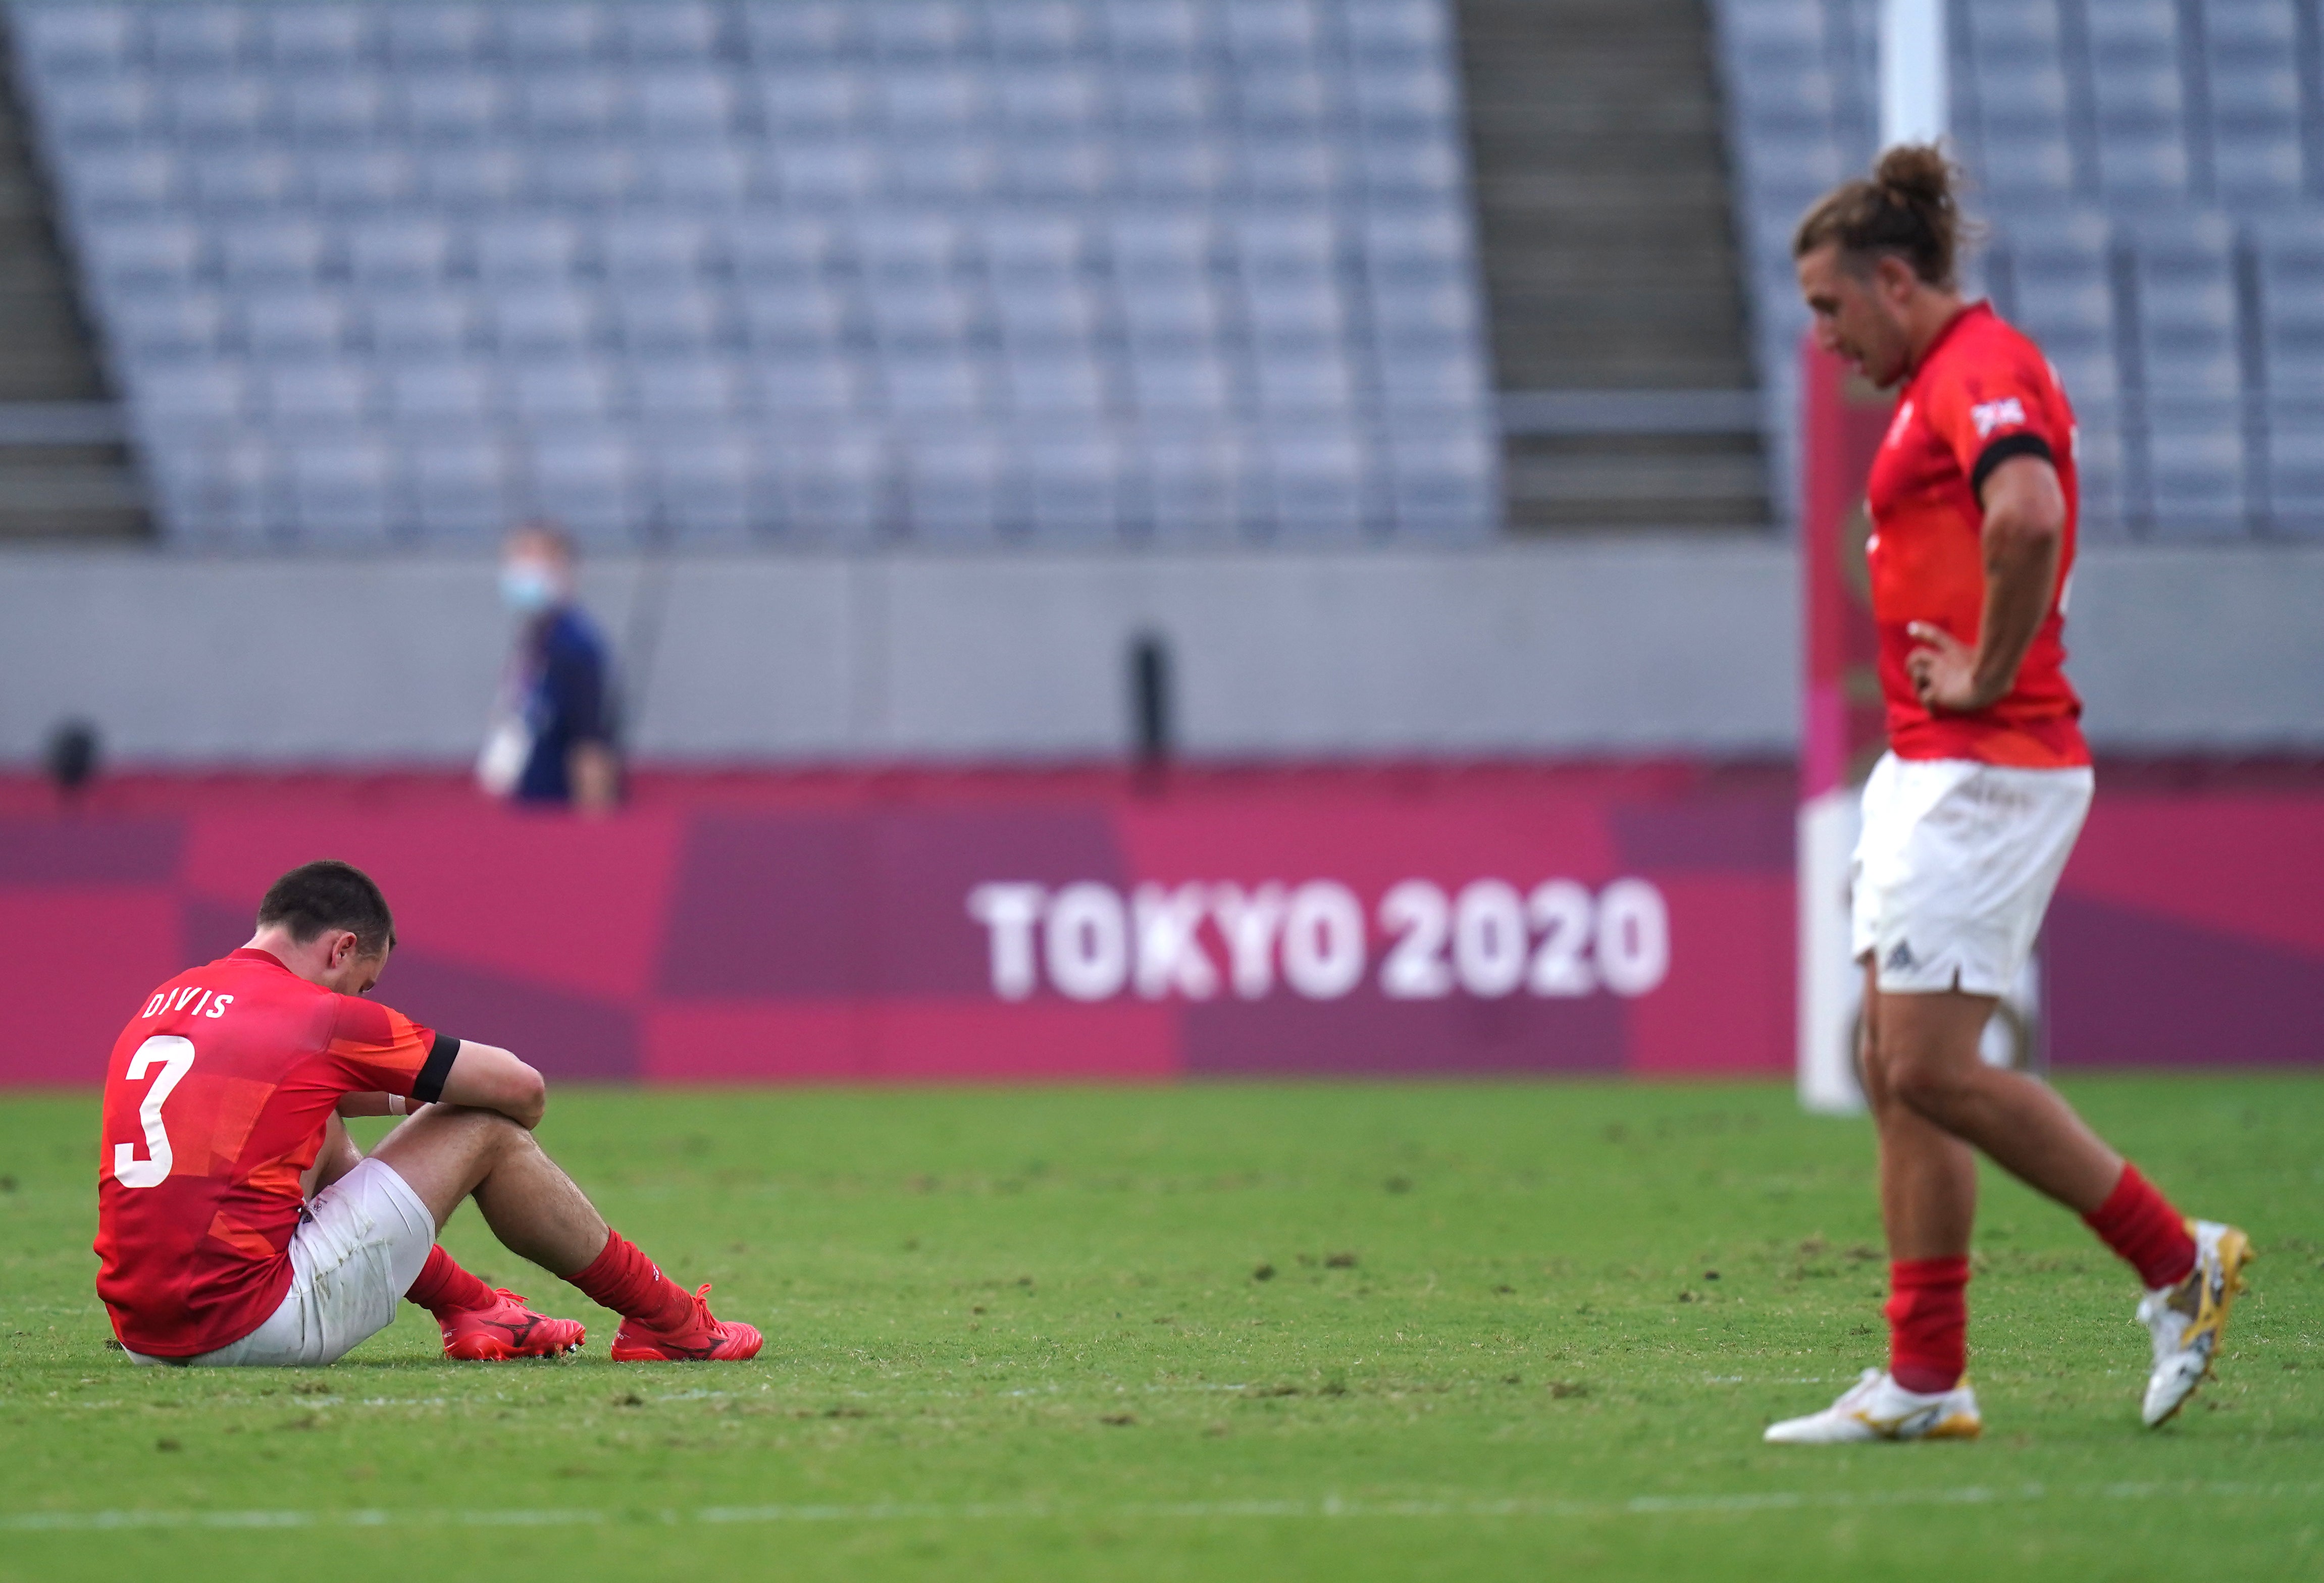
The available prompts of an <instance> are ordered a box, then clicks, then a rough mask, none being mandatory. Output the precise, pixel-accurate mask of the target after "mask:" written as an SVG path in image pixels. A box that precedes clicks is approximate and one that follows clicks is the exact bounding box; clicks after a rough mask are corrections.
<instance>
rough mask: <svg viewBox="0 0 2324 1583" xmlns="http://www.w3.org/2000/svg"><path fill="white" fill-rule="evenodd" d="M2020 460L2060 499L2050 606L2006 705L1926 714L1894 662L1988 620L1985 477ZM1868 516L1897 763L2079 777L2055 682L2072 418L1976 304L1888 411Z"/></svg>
mask: <svg viewBox="0 0 2324 1583" xmlns="http://www.w3.org/2000/svg"><path fill="white" fill-rule="evenodd" d="M2012 456H2044V457H2047V458H2048V459H2049V461H2050V462H2051V464H2052V465H2053V466H2055V467H2056V468H2057V470H2058V483H2059V486H2060V488H2061V489H2062V490H2063V491H2064V492H2065V496H2066V529H2065V538H2064V543H2063V545H2062V546H2061V548H2060V551H2059V559H2058V587H2057V592H2056V593H2055V594H2054V595H2052V599H2051V603H2050V611H2049V613H2048V614H2047V615H2046V616H2044V617H2043V621H2042V625H2041V627H2040V629H2039V630H2037V631H2036V632H2035V633H2034V635H2033V644H2032V646H2031V647H2030V648H2028V649H2026V651H2025V661H2024V664H2023V665H2022V666H2020V667H2018V671H2017V682H2016V685H2015V686H2013V687H2012V688H2011V689H2010V690H2009V694H2008V695H2007V696H2006V697H2004V698H2002V699H2001V700H2000V701H1999V702H1998V703H1996V704H1993V705H1992V706H1991V707H1989V708H1986V709H1980V710H1977V711H1975V712H1974V713H1966V714H1962V713H1951V712H1950V711H1942V710H1940V711H1935V712H1932V711H1931V710H1929V709H1928V708H1927V707H1925V706H1924V705H1923V704H1922V703H1921V700H1920V698H1919V696H1918V695H1916V694H1915V693H1914V691H1913V684H1912V678H1911V677H1910V676H1908V675H1907V674H1906V672H1905V669H1904V657H1905V656H1906V655H1908V654H1910V653H1912V651H1913V650H1914V649H1916V648H1918V647H1919V644H1918V643H1917V642H1915V641H1914V639H1913V637H1912V635H1911V633H1910V630H1909V629H1910V628H1911V626H1912V623H1914V621H1926V622H1928V623H1930V624H1931V625H1932V626H1937V627H1941V628H1942V629H1944V630H1946V631H1948V632H1950V633H1951V634H1952V635H1953V636H1954V637H1956V638H1958V639H1960V640H1961V641H1962V642H1964V643H1966V644H1968V645H1969V646H1970V647H1971V648H1975V647H1976V646H1977V638H1978V627H1979V625H1980V624H1981V623H1982V622H1983V621H1984V618H1985V552H1984V547H1983V544H1982V543H1981V537H1982V534H1983V529H1984V526H1985V511H1984V508H1983V507H1982V506H1981V505H1980V504H1979V503H1978V491H1979V490H1980V489H1982V487H1983V486H1984V483H1985V481H1986V479H1987V476H1988V475H1990V474H1991V473H1992V471H1993V469H1994V468H1995V467H1997V466H1998V465H2001V464H2002V463H2003V462H2006V461H2007V460H2008V459H2009V458H2010V457H2012ZM1867 503H1868V504H1869V505H1870V507H1871V511H1872V538H1871V540H1870V543H1869V545H1868V546H1867V556H1868V558H1869V560H1870V562H1871V570H1872V614H1873V619H1874V621H1876V622H1877V625H1878V627H1879V630H1880V690H1881V693H1882V694H1883V695H1884V696H1885V697H1886V700H1887V704H1888V745H1889V746H1890V747H1891V748H1892V749H1893V750H1895V753H1896V756H1897V757H1898V758H1900V759H1980V760H1982V761H1984V762H1986V763H1988V764H2009V765H2016V766H2019V767H2023V768H2063V767H2066V766H2070V765H2080V764H2088V763H2089V761H2090V750H2089V747H2088V745H2087V744H2085V743H2084V742H2083V741H2082V730H2081V725H2080V719H2081V713H2082V701H2081V699H2080V698H2079V697H2077V696H2076V695H2075V694H2074V689H2073V688H2072V686H2070V685H2069V684H2068V683H2067V681H2066V672H2065V661H2066V645H2065V639H2064V633H2065V625H2066V588H2067V579H2068V578H2069V577H2070V575H2072V572H2073V568H2074V534H2075V525H2076V519H2077V518H2078V517H2079V515H2080V491H2079V485H2078V483H2077V481H2076V478H2075V470H2074V412H2073V409H2072V408H2071V407H2070V406H2069V405H2067V402H2066V392H2065V391H2064V390H2063V389H2062V388H2061V387H2060V385H2059V383H2058V378H2057V374H2056V373H2055V372H2054V371H2052V368H2051V367H2050V364H2049V360H2048V359H2047V358H2045V357H2043V355H2042V351H2041V348H2039V347H2038V346H2036V345H2033V342H2032V341H2031V340H2029V339H2027V338H2026V336H2024V335H2023V334H2021V333H2020V332H2019V331H2017V330H2016V329H2015V328H2013V327H2010V326H2009V325H2007V324H2006V323H2004V322H2003V321H2002V319H2001V318H2000V317H1999V316H1998V315H1997V314H1996V313H1995V312H1994V311H1993V309H1992V308H1990V307H1989V306H1987V304H1985V303H1982V302H1979V303H1976V304H1974V305H1972V306H1970V307H1969V308H1964V309H1962V311H1961V312H1960V315H1959V316H1957V317H1956V318H1954V319H1953V321H1952V322H1951V323H1950V324H1949V325H1947V326H1946V327H1944V329H1943V330H1942V331H1941V333H1940V334H1939V335H1938V336H1937V339H1936V341H1935V343H1934V344H1933V345H1931V346H1930V348H1929V350H1928V353H1927V354H1926V355H1925V356H1923V358H1922V359H1921V366H1920V367H1919V368H1917V369H1916V370H1914V373H1913V377H1912V379H1911V380H1910V381H1909V382H1907V383H1906V384H1905V386H1904V393H1903V394H1902V396H1901V397H1900V398H1899V399H1898V400H1897V403H1896V416H1895V419H1893V420H1892V421H1891V422H1890V424H1889V426H1888V434H1887V437H1886V438H1885V439H1884V440H1882V441H1881V444H1880V450H1879V453H1878V455H1877V456H1875V457H1874V458H1873V462H1872V477H1871V482H1870V486H1869V489H1868V491H1867Z"/></svg>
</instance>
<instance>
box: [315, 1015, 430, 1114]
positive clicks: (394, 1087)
mask: <svg viewBox="0 0 2324 1583" xmlns="http://www.w3.org/2000/svg"><path fill="white" fill-rule="evenodd" d="M459 1053H460V1041H459V1040H457V1039H456V1038H453V1037H452V1036H451V1035H448V1034H439V1033H438V1032H437V1031H436V1030H435V1029H433V1028H425V1027H421V1026H420V1025H419V1024H418V1023H416V1022H414V1021H412V1020H411V1019H410V1017H406V1016H404V1015H403V1013H401V1012H400V1011H392V1010H390V1009H389V1008H386V1007H384V1006H380V1005H375V1004H374V1003H373V1002H371V1001H369V1000H364V999H357V998H356V997H355V996H353V995H342V996H340V997H339V1010H338V1017H337V1020H336V1021H334V1022H333V1024H332V1026H331V1042H330V1045H329V1047H328V1048H327V1050H326V1051H325V1052H324V1054H325V1055H326V1057H327V1059H328V1060H329V1061H330V1062H331V1063H333V1064H335V1065H336V1066H337V1068H338V1070H339V1072H340V1073H341V1074H342V1075H343V1076H344V1077H345V1078H346V1084H347V1092H349V1093H368V1092H371V1091H374V1090H377V1091H383V1092H386V1093H391V1094H401V1095H405V1096H407V1097H409V1098H410V1099H413V1100H418V1101H419V1102H420V1103H421V1104H423V1105H429V1104H433V1103H435V1102H436V1101H437V1100H440V1099H442V1098H443V1097H444V1080H445V1078H447V1076H449V1075H450V1074H451V1071H452V1060H453V1057H455V1056H457V1054H459Z"/></svg>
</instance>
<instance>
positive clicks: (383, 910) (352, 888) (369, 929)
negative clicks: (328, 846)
mask: <svg viewBox="0 0 2324 1583" xmlns="http://www.w3.org/2000/svg"><path fill="white" fill-rule="evenodd" d="M272 924H280V925H282V926H283V927H284V928H286V929H288V930H290V931H291V939H293V940H296V941H297V942H299V943H300V944H301V945H304V944H305V943H307V942H308V941H309V940H312V939H313V938H314V937H315V936H316V935H318V934H321V933H322V932H323V931H324V930H326V929H345V930H346V931H347V932H348V933H350V934H353V935H354V936H355V943H356V944H357V945H359V946H360V947H361V948H362V950H363V953H364V955H365V956H377V955H378V954H380V953H382V952H384V951H386V950H387V949H388V948H389V947H390V946H392V945H393V944H394V943H395V915H393V914H392V913H391V912H389V911H388V910H387V897H385V896H383V895H382V894H381V893H380V888H379V886H378V884H377V883H376V882H374V880H373V879H372V877H371V876H370V875H368V874H366V873H364V871H363V870H361V869H358V868H356V867H355V865H354V864H353V863H343V862H341V861H338V860H337V858H318V859H317V860H316V861H313V862H311V863H301V864H300V865H299V866H298V867H297V868H295V869H293V870H291V871H290V872H289V873H288V874H285V875H283V876H282V878H281V879H277V880H276V881H275V882H274V883H273V884H272V885H270V886H268V887H267V888H266V898H265V899H264V900H263V901H261V902H260V903H259V904H258V926H259V927H260V928H262V929H263V928H265V927H267V926H268V925H272Z"/></svg>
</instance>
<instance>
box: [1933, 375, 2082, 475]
mask: <svg viewBox="0 0 2324 1583" xmlns="http://www.w3.org/2000/svg"><path fill="white" fill-rule="evenodd" d="M2053 410H2054V406H2053V402H2052V386H2051V374H2050V370H2049V367H2048V365H2047V364H2043V362H2042V360H2041V359H2040V358H2039V357H2035V356H2025V357H1997V358H1993V359H1990V360H1984V361H1980V362H1978V363H1976V364H1971V365H1969V366H1968V367H1965V368H1962V369H1960V370H1959V371H1957V372H1955V373H1952V374H1951V376H1950V378H1947V379H1944V380H1941V381H1940V382H1938V385H1937V388H1936V389H1935V390H1934V391H1931V392H1930V396H1929V404H1928V421H1929V427H1930V428H1932V429H1933V430H1934V431H1935V433H1936V435H1937V437H1939V438H1940V439H1941V440H1942V441H1943V443H1944V444H1945V446H1946V447H1947V448H1948V449H1950V451H1951V452H1952V454H1953V460H1954V461H1955V462H1956V463H1958V464H1959V465H1960V470H1961V473H1962V475H1963V476H1965V477H1966V478H1968V480H1969V489H1970V492H1972V493H1974V494H1975V495H1976V496H1977V497H1978V500H1979V501H1980V502H1981V501H1983V500H1984V498H1985V481H1986V480H1987V479H1988V478H1990V477H1992V476H1993V470H1994V469H1995V468H1997V467H1998V466H2000V465H2002V464H2003V463H2004V462H2006V461H2008V460H2009V459H2010V458H2011V457H2013V456H2039V457H2041V458H2042V459H2043V461H2045V462H2047V463H2049V464H2050V465H2052V466H2053V467H2054V466H2056V465H2057V464H2058V457H2059V456H2060V454H2061V452H2064V451H2065V450H2067V449H2068V448H2069V446H2070V443H2071V442H2070V438H2069V437H2067V436H2065V435H2062V434H2055V433H2052V428H2054V427H2055V425H2054V423H2053V422H2052V417H2051V414H2052V411H2053Z"/></svg>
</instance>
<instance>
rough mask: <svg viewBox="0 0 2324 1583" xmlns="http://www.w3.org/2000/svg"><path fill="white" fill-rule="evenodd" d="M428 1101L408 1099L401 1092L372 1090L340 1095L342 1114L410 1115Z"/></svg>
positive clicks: (340, 1111) (340, 1110) (340, 1112)
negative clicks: (370, 1091) (392, 1092)
mask: <svg viewBox="0 0 2324 1583" xmlns="http://www.w3.org/2000/svg"><path fill="white" fill-rule="evenodd" d="M424 1103H426V1101H425V1100H407V1099H405V1098H404V1097H403V1096H402V1095H401V1094H390V1093H383V1092H372V1093H362V1094H342V1095H340V1096H339V1114H340V1115H341V1116H409V1115H410V1114H411V1112H413V1111H414V1110H417V1109H420V1106H421V1105H423V1104H424Z"/></svg>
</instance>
